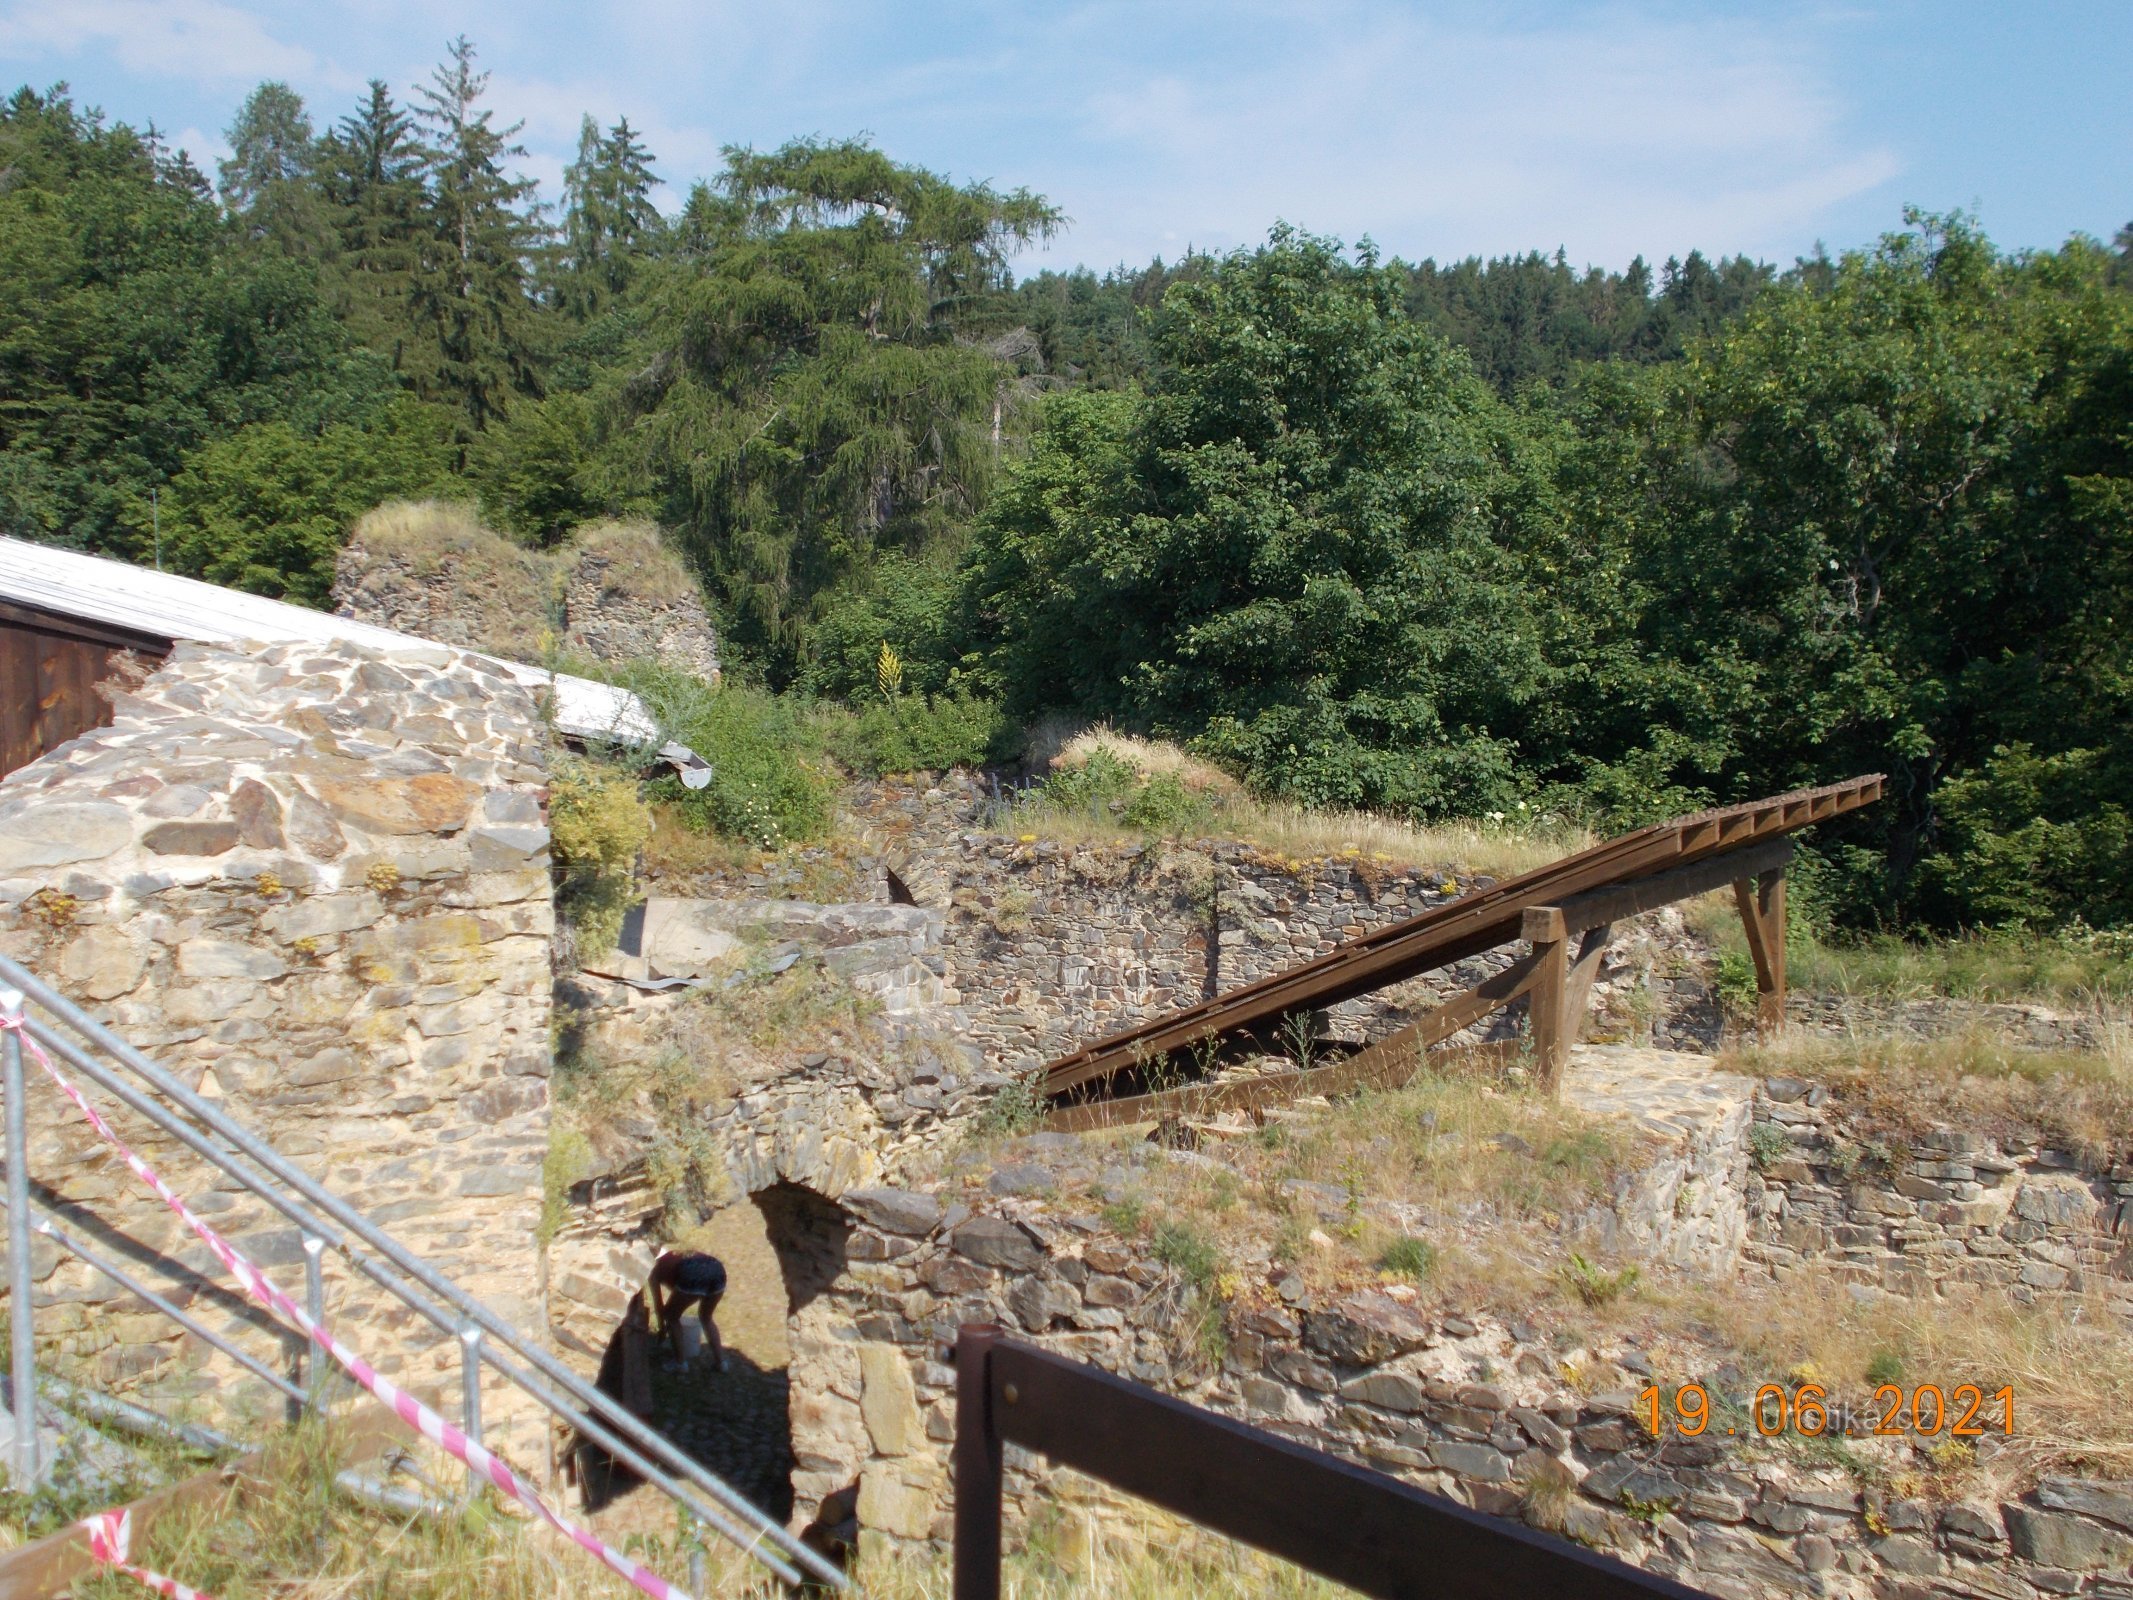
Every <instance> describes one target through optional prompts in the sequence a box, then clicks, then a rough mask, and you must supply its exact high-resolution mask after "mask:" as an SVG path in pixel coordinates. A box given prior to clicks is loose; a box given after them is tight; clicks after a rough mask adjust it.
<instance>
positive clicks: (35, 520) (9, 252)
mask: <svg viewBox="0 0 2133 1600" xmlns="http://www.w3.org/2000/svg"><path fill="white" fill-rule="evenodd" d="M0 170H4V171H5V172H6V173H7V175H8V178H7V182H6V184H5V185H4V186H0V533H7V534H13V535H16V536H18V537H23V538H30V539H43V540H48V541H57V542H64V543H69V544H74V545H78V546H84V547H87V548H89V549H92V550H101V551H106V552H110V553H114V554H120V555H132V556H137V557H140V558H143V559H145V558H147V557H148V556H149V555H150V554H151V553H152V546H153V532H152V530H153V524H154V522H155V520H156V518H155V510H156V508H155V507H154V505H153V504H152V502H151V495H152V493H154V492H156V491H159V490H160V489H161V487H162V486H163V485H164V484H166V483H168V482H169V480H170V479H171V477H172V476H173V475H174V474H175V473H176V472H177V471H178V469H179V467H180V465H181V463H182V462H183V461H184V459H185V458H186V456H187V455H188V454H189V453H190V452H192V451H193V450H195V449H197V448H199V447H200V446H201V445H203V444H206V443H209V442H211V441H212V440H214V439H217V438H220V437H224V436H226V435H227V434H229V433H232V432H234V431H236V430H237V429H240V428H243V427H245V426H246V425H247V424H250V423H254V422H261V421H265V420H269V419H272V420H275V421H278V422H281V423H283V424H285V425H286V426H287V427H289V428H290V429H292V430H294V431H295V432H296V433H298V434H315V433H316V432H317V431H318V429H319V428H320V427H321V426H322V425H323V423H324V422H325V421H326V420H327V419H329V418H341V417H351V416H362V415H363V414H365V413H366V411H367V410H368V409H369V408H370V407H371V406H372V405H374V404H375V403H376V402H377V400H378V399H379V398H380V397H381V396H382V395H383V394H384V392H385V390H386V387H387V385H388V384H389V382H390V378H389V375H388V373H387V371H386V369H385V367H384V366H383V364H381V363H380V362H378V361H375V360H373V359H370V358H368V357H365V356H363V355H360V354H357V353H355V352H352V351H351V350H350V348H349V343H348V340H347V338H346V337H345V335H344V334H343V332H342V330H341V329H340V328H338V327H337V326H336V325H335V323H334V321H333V318H332V315H331V312H330V309H329V307H328V305H327V303H326V302H325V301H324V299H323V298H322V297H321V295H320V292H319V286H318V280H317V276H316V273H315V272H314V271H313V269H312V268H310V267H308V266H306V265H303V264H300V263H298V262H295V261H291V260H289V259H287V258H285V257H282V256H280V255H278V254H276V253H273V252H270V251H259V250H244V251H236V252H232V251H231V250H230V249H229V248H228V246H229V244H230V243H231V235H230V233H229V231H228V228H227V225H226V224H225V223H224V221H223V219H222V217H221V216H220V215H219V213H218V211H217V208H216V207H215V206H214V204H213V203H212V202H211V201H210V200H209V199H208V197H207V195H206V192H205V185H204V183H203V181H202V180H201V178H200V175H199V173H198V172H196V171H195V170H194V169H193V168H192V167H190V166H189V165H187V164H186V163H185V162H184V160H183V158H182V157H173V156H171V155H170V154H169V152H168V151H166V150H165V149H164V148H163V147H162V146H161V145H160V144H158V143H156V142H154V141H152V140H150V139H148V138H145V137H143V136H142V135H140V134H138V133H136V132H135V131H134V130H133V129H131V128H129V127H127V126H125V125H124V124H117V125H106V124H105V123H104V122H103V121H102V120H101V119H100V118H99V117H97V116H96V115H94V114H91V113H84V112H80V111H77V110H76V109H75V107H74V105H73V103H72V102H71V101H70V100H68V99H67V98H66V96H65V95H64V93H63V92H60V91H54V92H53V93H52V94H51V95H49V96H40V95H37V94H34V93H32V92H31V91H29V90H28V89H23V90H20V91H18V92H17V93H16V94H15V95H14V96H13V97H12V98H10V99H9V100H8V101H7V102H6V104H5V106H4V107H0Z"/></svg>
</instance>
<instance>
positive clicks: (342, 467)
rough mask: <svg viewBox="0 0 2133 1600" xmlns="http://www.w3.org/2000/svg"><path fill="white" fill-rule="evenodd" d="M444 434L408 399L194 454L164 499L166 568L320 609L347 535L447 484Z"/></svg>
mask: <svg viewBox="0 0 2133 1600" xmlns="http://www.w3.org/2000/svg"><path fill="white" fill-rule="evenodd" d="M451 460H452V447H451V434H450V428H449V425H448V424H447V423H446V422H445V421H443V419H441V418H440V417H439V416H438V415H437V413H436V411H435V410H434V408H432V407H428V406H423V405H420V404H418V403H417V402H415V401H412V400H398V401H395V402H393V403H392V404H391V405H388V406H385V407H383V408H382V409H381V410H379V411H378V412H377V413H376V414H375V415H374V416H373V418H372V419H371V420H370V421H369V422H368V423H367V424H365V425H360V426H359V425H354V424H347V423H336V424H334V425H332V426H330V427H327V428H325V429H322V430H321V431H320V432H318V433H315V434H304V433H299V432H297V431H296V430H295V429H294V428H291V427H290V426H289V425H288V424H286V423H283V422H255V423H253V424H251V425H250V426H249V427H246V428H241V429H239V430H238V431H237V432H235V433H232V434H229V435H227V436H225V437H224V438H221V439H217V440H215V441H214V442H213V443H212V444H209V445H207V446H205V447H204V448H202V449H200V450H197V451H195V452H194V453H193V454H192V455H191V456H190V457H189V458H188V459H187V461H186V464H185V470H184V471H182V472H180V473H179V474H178V476H177V477H176V478H175V479H173V480H172V482H171V485H170V494H169V496H168V497H167V499H165V501H164V502H163V511H162V525H163V548H164V556H165V564H166V565H167V566H169V567H171V568H173V569H174V570H176V571H179V572H189V573H193V574H196V575H197V576H199V577H203V578H206V579H208V580H209V581H210V582H213V583H222V584H228V585H230V586H231V587H232V588H237V589H249V590H252V591H253V592H255V593H258V594H269V595H278V596H281V597H283V598H285V599H290V600H298V601H301V602H303V603H304V604H306V605H313V606H321V607H323V606H324V605H325V604H326V603H327V600H328V597H329V596H330V594H331V592H332V589H333V562H334V557H335V555H336V554H338V552H339V551H340V548H341V546H342V544H343V543H345V542H346V540H347V537H348V529H349V526H350V525H351V524H352V523H353V522H354V521H355V519H356V518H357V517H358V516H360V515H362V513H364V512H365V511H368V510H370V509H371V508H373V507H375V506H377V505H379V504H380V503H381V502H383V501H387V500H393V499H420V498H422V497H424V496H427V495H432V494H440V493H444V492H446V491H447V490H448V489H449V488H450V487H451V484H452V475H451Z"/></svg>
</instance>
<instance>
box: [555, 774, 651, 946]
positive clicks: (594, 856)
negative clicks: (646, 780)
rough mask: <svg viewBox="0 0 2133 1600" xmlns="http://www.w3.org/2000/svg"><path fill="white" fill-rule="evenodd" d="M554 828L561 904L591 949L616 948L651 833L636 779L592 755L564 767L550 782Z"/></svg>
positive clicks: (563, 911)
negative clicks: (639, 858)
mask: <svg viewBox="0 0 2133 1600" xmlns="http://www.w3.org/2000/svg"><path fill="white" fill-rule="evenodd" d="M548 827H549V832H550V834H551V836H552V838H553V841H554V848H555V857H556V863H557V865H558V866H559V867H560V868H561V869H562V879H563V881H562V885H561V887H560V890H559V892H558V894H557V897H556V899H557V904H558V907H559V908H560V909H561V911H562V913H563V915H564V916H565V917H566V918H567V919H568V921H569V922H570V924H571V926H572V927H573V928H574V929H576V931H577V938H578V945H579V949H580V950H581V951H582V952H583V953H584V954H587V955H598V954H604V953H605V952H607V951H609V950H612V949H613V948H614V947H615V936H616V934H617V933H619V932H620V931H621V928H622V916H623V913H624V911H625V910H627V909H628V906H629V903H630V900H631V899H632V897H633V892H634V891H633V885H632V869H633V868H634V866H635V865H636V861H637V852H638V851H639V850H641V849H643V848H644V842H645V840H647V839H649V838H650V837H651V836H652V814H651V812H650V811H649V810H647V809H646V807H645V804H644V802H643V801H642V800H640V799H639V798H638V797H637V785H636V783H635V781H634V780H632V779H630V778H628V777H626V776H624V775H622V774H619V773H616V772H612V771H609V770H607V769H604V768H601V767H597V766H594V765H593V764H592V763H590V762H569V763H566V764H564V765H562V766H560V767H558V768H557V770H556V773H555V776H554V777H553V778H552V779H551V780H550V782H549V787H548Z"/></svg>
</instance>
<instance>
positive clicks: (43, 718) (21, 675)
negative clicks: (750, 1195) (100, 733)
mask: <svg viewBox="0 0 2133 1600" xmlns="http://www.w3.org/2000/svg"><path fill="white" fill-rule="evenodd" d="M169 649H170V641H169V640H167V639H155V638H151V637H149V636H148V635H146V634H134V633H131V632H128V631H126V630H123V629H115V628H105V627H102V626H100V625H98V624H95V623H85V622H81V621H79V620H77V619H75V618H72V617H62V616H56V615H54V614H52V613H50V612H44V611H37V610H33V609H31V608H28V607H24V606H18V605H9V604H6V603H5V602H0V777H5V776H6V775H7V774H8V773H10V772H13V771H14V770H15V769H16V768H18V767H25V766H28V765H29V764H30V763H31V762H32V761H35V760H36V759H37V758H38V757H39V756H42V755H44V754H46V753H47V752H48V751H51V750H55V749H57V748H58V747H59V746H60V745H63V744H65V743H66V742H67V741H68V740H69V739H74V738H78V737H80V736H81V735H82V734H84V733H87V732H88V731H89V730H90V729H92V728H101V727H103V726H104V725H105V724H106V723H108V722H109V721H110V720H111V705H110V702H108V701H107V700H105V699H104V697H103V696H102V695H99V694H98V693H97V692H96V685H97V684H99V683H100V682H102V681H103V680H104V679H105V678H106V677H108V676H109V675H110V673H111V665H112V660H113V658H114V657H116V656H118V655H119V654H121V653H122V652H124V651H128V650H131V651H134V652H137V653H138V654H141V655H144V656H149V657H151V658H160V657H161V656H163V655H165V654H167V653H168V652H169Z"/></svg>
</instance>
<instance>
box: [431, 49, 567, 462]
mask: <svg viewBox="0 0 2133 1600" xmlns="http://www.w3.org/2000/svg"><path fill="white" fill-rule="evenodd" d="M450 50H451V53H450V59H449V60H448V61H447V62H446V63H445V64H444V65H442V66H440V67H438V68H437V70H436V71H435V72H433V73H432V74H431V75H430V81H429V83H427V84H425V85H422V86H420V87H418V88H417V89H416V91H415V94H416V98H417V100H418V101H420V105H419V106H418V107H417V109H416V111H415V120H416V122H417V124H418V125H419V126H420V127H421V129H422V131H423V133H424V135H425V142H424V144H423V146H422V151H421V159H422V169H423V174H424V177H425V178H426V180H427V187H428V191H429V218H428V221H429V228H428V231H427V236H426V237H425V238H424V240H423V242H422V243H423V248H422V251H421V255H420V257H419V259H418V260H417V262H416V265H415V275H414V292H413V297H412V306H413V311H414V316H415V321H416V324H417V326H418V328H419V330H420V332H419V333H418V335H417V337H418V338H421V339H424V340H427V341H429V343H430V344H431V346H432V348H431V350H430V351H429V352H428V355H429V356H430V357H431V358H433V359H434V361H435V363H436V365H435V369H434V372H432V373H424V372H421V371H419V370H418V371H417V372H416V373H415V374H414V377H415V381H416V386H417V391H418V392H419V393H422V394H423V395H424V397H425V398H428V399H436V400H439V401H443V402H445V403H447V404H449V405H452V406H453V407H455V408H456V409H458V410H459V411H461V412H462V413H463V414H464V422H463V425H462V436H463V437H471V436H472V435H473V434H475V433H477V432H479V431H480V430H481V429H483V428H485V427H487V426H488V425H489V424H490V423H492V422H495V421H498V420H500V419H501V418H502V417H504V416H505V415H506V414H507V413H508V412H509V410H510V407H511V401H512V398H513V397H514V396H516V395H521V394H526V395H533V394H538V393H539V392H540V360H539V345H540V332H539V328H538V325H537V323H536V320H535V315H534V305H533V302H532V300H531V299H530V298H529V297H528V294H527V288H528V278H529V263H530V261H531V259H532V257H533V255H534V253H535V252H536V251H537V250H538V249H539V248H540V244H541V228H540V219H539V210H538V205H537V203H536V202H535V201H534V199H533V194H534V184H533V181H532V180H531V179H529V178H522V177H518V176H515V175H513V174H511V173H508V172H506V171H505V170H504V163H505V162H506V161H507V160H510V159H513V158H516V157H520V156H523V155H524V154H525V153H526V152H525V147H524V146H522V145H519V144H515V143H513V142H512V141H513V140H514V139H515V138H516V137H517V135H518V131H519V129H520V128H521V127H522V126H523V124H522V123H513V124H512V125H511V126H510V127H508V128H498V127H496V126H494V124H493V123H492V121H491V116H492V113H490V112H489V111H488V110H486V109H480V108H478V103H479V101H480V99H481V97H482V94H483V93H484V92H485V91H486V90H487V88H488V84H489V75H488V74H487V73H486V72H476V71H475V70H474V46H473V45H472V44H471V43H469V42H468V40H467V39H466V37H465V36H464V35H462V36H461V37H459V38H457V39H455V40H453V41H452V44H451V47H450ZM425 364H427V363H426V362H425Z"/></svg>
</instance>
